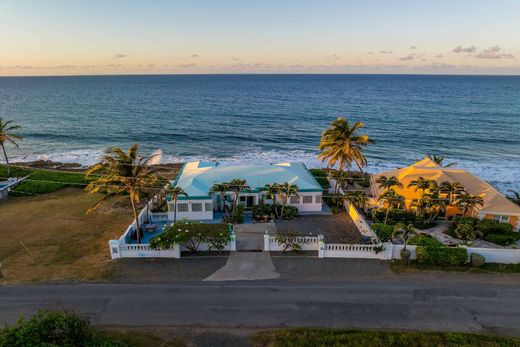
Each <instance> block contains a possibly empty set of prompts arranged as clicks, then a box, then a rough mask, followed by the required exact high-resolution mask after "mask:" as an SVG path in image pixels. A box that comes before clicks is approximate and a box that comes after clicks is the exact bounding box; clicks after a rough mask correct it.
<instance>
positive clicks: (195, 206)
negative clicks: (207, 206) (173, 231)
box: [191, 202, 202, 212]
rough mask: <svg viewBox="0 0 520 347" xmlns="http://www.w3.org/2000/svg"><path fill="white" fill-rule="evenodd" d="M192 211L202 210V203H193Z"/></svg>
mask: <svg viewBox="0 0 520 347" xmlns="http://www.w3.org/2000/svg"><path fill="white" fill-rule="evenodd" d="M191 212H202V203H201V202H195V203H193V204H191Z"/></svg>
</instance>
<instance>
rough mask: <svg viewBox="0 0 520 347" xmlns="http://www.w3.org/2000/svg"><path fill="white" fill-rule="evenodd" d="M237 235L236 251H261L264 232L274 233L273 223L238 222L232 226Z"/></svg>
mask: <svg viewBox="0 0 520 347" xmlns="http://www.w3.org/2000/svg"><path fill="white" fill-rule="evenodd" d="M234 231H235V234H236V235H237V239H236V241H237V251H263V250H264V234H265V233H266V232H267V233H268V234H274V233H275V227H274V224H273V223H253V224H238V225H235V226H234Z"/></svg>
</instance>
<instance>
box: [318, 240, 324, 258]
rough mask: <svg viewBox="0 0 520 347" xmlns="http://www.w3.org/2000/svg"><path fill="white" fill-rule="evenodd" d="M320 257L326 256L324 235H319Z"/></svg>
mask: <svg viewBox="0 0 520 347" xmlns="http://www.w3.org/2000/svg"><path fill="white" fill-rule="evenodd" d="M318 258H325V242H323V235H318Z"/></svg>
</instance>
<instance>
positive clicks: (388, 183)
mask: <svg viewBox="0 0 520 347" xmlns="http://www.w3.org/2000/svg"><path fill="white" fill-rule="evenodd" d="M376 183H379V188H383V189H385V190H386V189H389V188H392V187H397V188H403V184H402V183H401V182H400V181H399V178H397V177H395V176H392V177H386V176H385V175H381V176H379V177H378V178H377V180H376Z"/></svg>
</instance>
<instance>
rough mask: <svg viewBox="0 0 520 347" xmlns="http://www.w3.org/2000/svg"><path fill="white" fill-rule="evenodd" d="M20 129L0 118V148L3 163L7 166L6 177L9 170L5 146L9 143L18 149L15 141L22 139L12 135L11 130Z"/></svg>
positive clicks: (8, 174) (11, 122) (9, 121)
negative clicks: (3, 159) (2, 153)
mask: <svg viewBox="0 0 520 347" xmlns="http://www.w3.org/2000/svg"><path fill="white" fill-rule="evenodd" d="M21 128H22V127H21V126H19V125H14V124H13V121H12V120H7V121H4V119H3V118H2V117H0V146H2V151H3V152H4V158H5V163H6V165H7V177H9V176H10V174H11V168H10V166H9V158H8V157H7V151H6V150H5V146H6V144H7V143H11V144H12V145H14V146H16V148H18V147H19V146H18V143H17V142H16V141H22V137H21V136H20V135H16V134H13V133H12V131H13V130H19V129H21Z"/></svg>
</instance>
